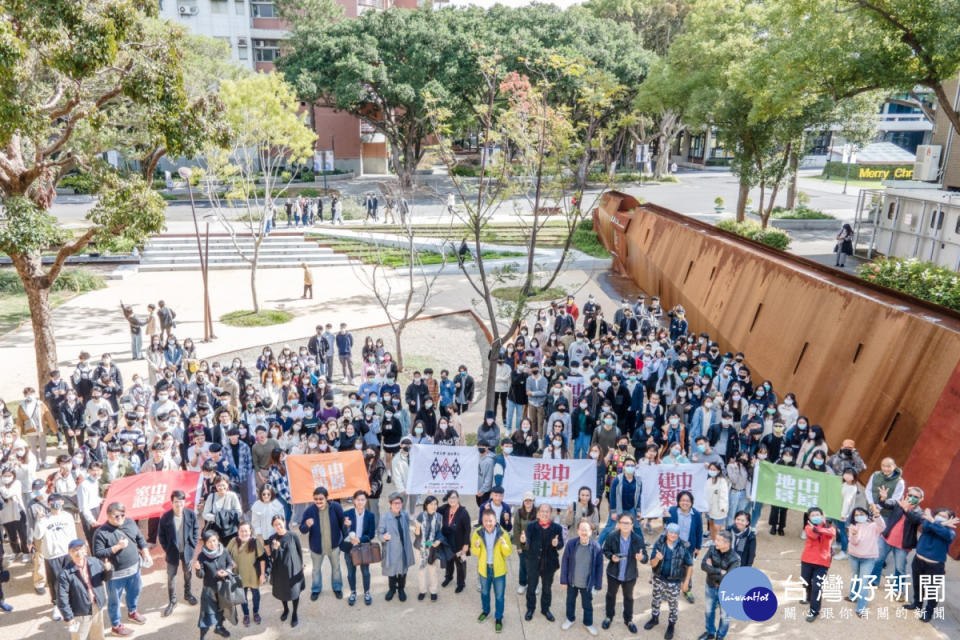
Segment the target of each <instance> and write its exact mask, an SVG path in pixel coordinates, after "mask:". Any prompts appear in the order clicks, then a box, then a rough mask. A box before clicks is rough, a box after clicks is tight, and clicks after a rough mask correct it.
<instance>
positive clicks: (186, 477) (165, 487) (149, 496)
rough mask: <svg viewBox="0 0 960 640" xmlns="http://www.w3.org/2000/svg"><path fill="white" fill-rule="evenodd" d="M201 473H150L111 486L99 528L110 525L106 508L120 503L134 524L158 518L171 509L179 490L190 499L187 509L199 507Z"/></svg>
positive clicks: (120, 480)
mask: <svg viewBox="0 0 960 640" xmlns="http://www.w3.org/2000/svg"><path fill="white" fill-rule="evenodd" d="M199 482H200V472H199V471H148V472H146V473H138V474H136V475H132V476H127V477H126V478H120V479H119V480H115V481H114V482H111V483H110V487H109V488H108V489H107V496H106V497H105V498H104V499H103V505H102V506H101V508H100V517H99V518H97V525H98V526H99V525H101V524H103V523H104V522H106V521H107V505H110V504H113V503H114V502H119V503H120V504H122V505H123V506H124V507H126V509H127V517H128V518H131V519H133V520H141V519H143V518H157V517H160V516H161V515H163V513H164V512H165V511H167V510H168V509H170V508H171V505H170V494H171V493H172V492H173V491H175V490H177V489H179V490H180V491H183V493H184V494H185V495H186V496H187V507H188V508H193V507H194V505H195V504H196V498H197V485H198V484H199Z"/></svg>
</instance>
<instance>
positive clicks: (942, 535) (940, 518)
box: [903, 507, 960, 622]
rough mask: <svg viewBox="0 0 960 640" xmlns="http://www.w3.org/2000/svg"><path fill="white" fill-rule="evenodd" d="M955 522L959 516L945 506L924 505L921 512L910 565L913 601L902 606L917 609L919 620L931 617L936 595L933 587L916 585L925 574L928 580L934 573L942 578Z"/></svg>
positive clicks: (959, 522)
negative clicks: (928, 507) (930, 507)
mask: <svg viewBox="0 0 960 640" xmlns="http://www.w3.org/2000/svg"><path fill="white" fill-rule="evenodd" d="M958 524H960V518H957V517H956V514H954V512H953V510H952V509H948V508H947V507H940V508H938V509H934V510H933V511H931V510H930V509H925V510H924V512H923V529H922V533H921V534H920V539H919V540H917V553H916V554H915V555H914V557H913V565H912V578H913V581H912V582H913V584H914V588H913V602H911V603H910V604H906V605H904V607H903V608H904V609H907V610H918V611H920V621H921V622H930V621H931V620H932V619H933V610H934V609H935V608H936V606H937V601H938V598H937V593H936V590H933V589H926V590H924V589H922V588H918V587H917V586H916V585H923V584H924V577H926V576H929V577H930V580H931V584H933V583H935V581H936V580H937V578H938V577H939V578H941V579H943V576H944V575H945V563H946V560H947V551H948V549H949V548H950V545H951V544H952V543H953V541H954V539H955V538H956V536H957V525H958ZM924 591H926V593H924ZM931 592H932V593H931ZM921 598H923V600H921Z"/></svg>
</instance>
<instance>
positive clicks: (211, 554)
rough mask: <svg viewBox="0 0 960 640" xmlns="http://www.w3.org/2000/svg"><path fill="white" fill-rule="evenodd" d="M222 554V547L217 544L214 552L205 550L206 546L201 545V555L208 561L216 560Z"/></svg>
mask: <svg viewBox="0 0 960 640" xmlns="http://www.w3.org/2000/svg"><path fill="white" fill-rule="evenodd" d="M222 554H223V545H222V544H217V549H216V551H210V549H207V545H203V555H204V556H206V557H207V558H209V559H210V560H216V559H217V558H219V557H220V556H221V555H222Z"/></svg>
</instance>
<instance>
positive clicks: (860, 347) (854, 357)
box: [853, 342, 863, 362]
mask: <svg viewBox="0 0 960 640" xmlns="http://www.w3.org/2000/svg"><path fill="white" fill-rule="evenodd" d="M861 351H863V343H862V342H861V343H859V344H858V345H857V351H856V353H854V354H853V361H854V362H856V361H857V358H859V357H860V352H861Z"/></svg>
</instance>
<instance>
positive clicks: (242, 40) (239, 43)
mask: <svg viewBox="0 0 960 640" xmlns="http://www.w3.org/2000/svg"><path fill="white" fill-rule="evenodd" d="M237 46H238V47H246V46H248V45H247V39H246V38H237Z"/></svg>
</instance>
